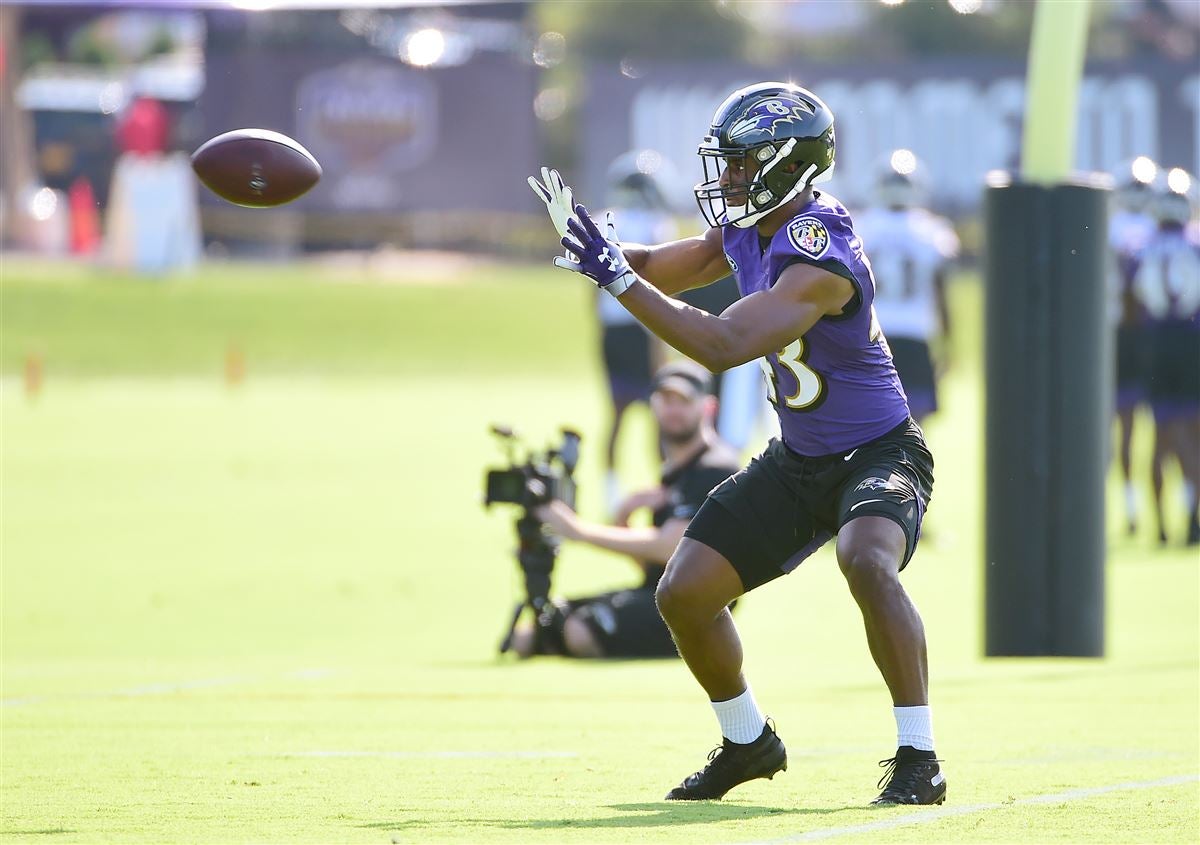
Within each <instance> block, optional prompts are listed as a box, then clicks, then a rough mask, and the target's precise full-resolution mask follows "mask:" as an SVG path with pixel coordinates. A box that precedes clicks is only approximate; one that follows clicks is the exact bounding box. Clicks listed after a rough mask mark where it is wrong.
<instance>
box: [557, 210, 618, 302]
mask: <svg viewBox="0 0 1200 845" xmlns="http://www.w3.org/2000/svg"><path fill="white" fill-rule="evenodd" d="M567 229H568V231H569V234H568V235H567V236H565V237H564V238H563V239H562V245H563V246H564V247H566V250H567V253H568V255H573V256H575V258H574V259H573V260H572V259H571V258H567V257H562V256H560V257H558V258H555V259H554V266H555V267H561V268H563V269H564V270H572V271H574V272H576V273H582V274H583V275H585V276H587V277H588V278H589V279H591V280H592V281H593V282H595V283H596V284H597V285H599V286H600V289H601V290H605V291H608V293H610V294H612V295H613V296H620V295H621V294H623V293H624V292H625V291H627V290H629V286H630V285H632V284H633V283H634V282H635V281H637V275H636V274H635V273H634V272H633V270H632V269H631V268H630V266H629V262H628V261H626V260H625V255H624V253H622V252H621V241H620V240H619V239H618V238H617V228H616V225H615V224H614V223H613V219H612V212H609V213H608V215H607V217H606V219H605V223H604V231H605V234H601V233H600V228H599V227H598V226H597V225H596V222H595V221H594V220H592V218H591V215H589V214H588V210H587V209H586V208H584V207H583V206H582V205H577V206H575V216H574V217H571V218H568V219H567ZM606 235H607V236H606Z"/></svg>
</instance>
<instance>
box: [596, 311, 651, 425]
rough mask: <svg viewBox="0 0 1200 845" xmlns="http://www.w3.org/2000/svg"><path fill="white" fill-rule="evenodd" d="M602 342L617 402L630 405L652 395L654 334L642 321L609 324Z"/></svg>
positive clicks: (606, 365) (610, 385) (611, 388)
mask: <svg viewBox="0 0 1200 845" xmlns="http://www.w3.org/2000/svg"><path fill="white" fill-rule="evenodd" d="M602 335H603V337H602V339H601V343H602V346H603V352H604V369H605V372H606V373H607V374H608V387H609V391H610V393H611V394H612V398H613V402H614V404H617V405H628V404H629V403H631V402H637V401H639V400H641V401H645V400H647V399H649V398H650V390H651V380H652V379H653V375H654V374H653V373H652V372H651V362H650V335H649V333H647V331H646V330H645V329H644V328H642V326H641V325H640V324H637V323H632V324H629V325H618V326H605V327H604V328H603V331H602Z"/></svg>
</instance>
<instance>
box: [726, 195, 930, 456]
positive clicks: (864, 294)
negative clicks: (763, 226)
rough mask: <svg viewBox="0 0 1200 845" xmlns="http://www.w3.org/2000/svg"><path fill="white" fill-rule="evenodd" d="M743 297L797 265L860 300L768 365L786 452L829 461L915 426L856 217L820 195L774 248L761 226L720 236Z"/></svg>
mask: <svg viewBox="0 0 1200 845" xmlns="http://www.w3.org/2000/svg"><path fill="white" fill-rule="evenodd" d="M721 234H722V237H723V240H724V247H725V254H726V255H727V256H728V258H729V265H730V267H732V268H735V269H734V274H735V276H736V277H737V282H738V288H739V290H740V291H741V294H742V295H743V296H748V295H749V294H751V293H754V292H756V291H761V290H766V289H768V288H770V287H771V286H772V285H773V284H774V283H775V281H776V280H777V279H778V278H779V276H780V274H781V273H782V272H783V271H784V270H785V269H787V267H789V266H790V265H792V264H794V263H797V262H804V263H807V264H814V265H816V266H818V267H820V268H821V269H823V270H826V271H827V272H830V273H835V274H837V275H839V276H842V277H843V278H845V279H847V280H848V281H849V282H850V283H851V285H852V287H853V288H854V295H853V297H852V298H851V300H850V302H848V303H847V304H846V306H845V307H844V308H843V310H842V313H841V314H839V315H838V316H833V317H823V318H822V319H821V320H819V321H818V322H817V324H816V325H815V326H813V327H812V328H811V329H809V330H808V331H807V332H805V334H804V337H802V338H797V339H796V340H794V341H792V342H791V343H789V344H788V345H787V347H785V348H784V349H782V350H780V351H779V352H778V353H774V354H771V355H768V356H767V357H766V358H765V359H763V369H764V372H765V374H766V376H767V391H768V396H769V397H770V399H771V401H772V403H773V404H774V406H775V410H776V413H777V414H778V415H779V426H780V430H781V432H782V437H783V441H784V443H785V444H786V445H787V446H788V447H789V448H791V449H792V450H793V451H794V452H798V453H799V454H801V455H811V456H818V455H830V454H835V453H838V452H844V451H847V450H849V449H853V448H854V447H856V446H860V445H861V444H863V443H866V442H868V441H870V440H874V439H876V438H878V437H882V436H883V435H884V434H886V433H887V432H889V431H891V430H892V429H893V428H895V427H896V426H898V425H899V424H900V423H902V422H904V421H905V420H906V419H908V400H907V398H906V397H905V395H904V389H903V388H902V387H901V386H900V379H899V378H898V377H897V375H896V369H895V367H894V366H893V364H892V356H891V352H890V350H889V349H888V347H887V342H886V341H885V340H884V338H883V334H882V332H880V331H879V324H878V322H877V321H876V320H875V314H874V308H873V302H874V298H875V281H874V279H873V277H872V275H871V267H870V264H869V262H868V261H867V259H866V257H865V256H864V255H863V249H862V241H861V240H860V239H859V237H858V236H857V235H856V234H855V233H854V229H853V226H852V223H851V220H850V215H849V214H848V213H847V212H846V209H845V208H844V207H843V206H842V204H841V203H840V202H838V201H837V200H836V199H834V198H833V197H832V196H830V195H829V194H824V193H820V192H814V193H813V197H812V199H811V200H810V201H809V202H808V203H807V204H806V205H805V206H804V207H802V208H801V209H800V210H799V211H798V212H797V214H796V215H795V216H794V217H793V218H792V219H791V220H790V221H789V222H788V224H787V225H785V226H783V227H782V228H780V229H779V231H777V232H776V233H775V234H774V235H773V236H772V237H771V238H770V240H769V241H768V240H767V239H765V238H764V239H761V241H760V238H759V235H758V231H757V229H755V228H754V227H749V228H745V229H743V228H738V227H735V226H731V225H724V226H722V227H721Z"/></svg>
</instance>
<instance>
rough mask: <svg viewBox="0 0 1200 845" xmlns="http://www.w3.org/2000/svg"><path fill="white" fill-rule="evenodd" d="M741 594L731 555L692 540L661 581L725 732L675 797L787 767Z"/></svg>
mask: <svg viewBox="0 0 1200 845" xmlns="http://www.w3.org/2000/svg"><path fill="white" fill-rule="evenodd" d="M710 506H711V505H710ZM718 507H719V506H718ZM697 516H698V517H699V514H698V515H697ZM741 594H742V580H741V577H740V576H739V575H738V573H737V570H735V569H734V567H733V565H732V564H731V563H730V562H729V560H728V559H726V558H725V556H724V555H722V554H721V553H719V552H717V551H716V550H714V549H712V548H710V547H708V546H706V545H705V544H704V543H701V542H699V541H697V540H693V539H690V538H688V537H684V538H683V540H681V541H680V544H679V548H678V549H676V551H675V554H674V555H672V557H671V560H670V561H669V562H668V563H667V571H666V572H665V573H664V575H663V577H662V580H661V581H659V584H658V591H657V600H658V607H659V610H660V612H661V613H662V616H663V619H664V620H665V621H666V623H667V626H668V627H669V628H670V630H671V635H672V636H673V637H674V639H675V645H676V647H677V648H678V649H679V654H680V656H681V657H683V659H684V662H686V663H687V665H688V668H689V669H690V670H691V671H692V675H693V676H695V678H696V680H697V681H698V682H699V683H700V686H702V687H703V688H704V691H705V692H706V693H708V697H709V700H710V701H711V702H712V707H713V711H714V712H715V713H716V716H717V721H718V722H719V723H720V725H721V734H722V744H721V748H720V751H719V753H717V754H716V755H710V762H709V764H708V765H707V766H705V767H704V768H703V769H701V770H700V771H698V772H695V773H694V774H691V775H688V777H686V778H685V779H684V780H683V783H681V784H680V785H679V786H677V787H675V788H674V789H672V790H671V791H670V792H669V793H667V796H666V799H667V800H668V801H697V800H708V799H719V798H721V797H722V796H724V795H725V793H726V792H728V791H729V790H730V789H732V788H733V787H735V786H737V785H738V784H740V783H745V782H746V781H748V780H754V779H755V778H768V779H770V778H773V777H774V776H775V774H776V773H777V772H779V771H782V770H785V769H787V749H786V748H785V747H784V745H783V742H782V741H781V740H780V739H779V737H778V736H777V735H776V733H775V730H774V728H773V727H772V726H771V725H769V724H768V723H767V719H766V717H765V716H764V715H763V713H762V711H761V710H759V707H758V703H757V702H756V701H755V699H754V693H753V692H752V691H751V690H750V687H749V686H748V685H747V683H746V679H745V677H744V676H743V675H742V641H741V638H740V637H739V636H738V632H737V626H736V625H734V622H733V616H732V615H731V614H730V612H729V603H730V602H732V601H733V600H734V599H736V598H737V597H738V596H740V595H741Z"/></svg>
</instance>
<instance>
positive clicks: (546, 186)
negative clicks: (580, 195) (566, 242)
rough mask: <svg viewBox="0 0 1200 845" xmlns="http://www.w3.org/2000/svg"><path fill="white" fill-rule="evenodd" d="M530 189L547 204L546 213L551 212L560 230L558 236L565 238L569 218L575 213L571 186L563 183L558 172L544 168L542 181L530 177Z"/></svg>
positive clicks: (552, 219)
mask: <svg viewBox="0 0 1200 845" xmlns="http://www.w3.org/2000/svg"><path fill="white" fill-rule="evenodd" d="M529 187H531V188H533V192H534V193H535V194H537V195H538V199H540V200H541V201H542V202H544V203H545V204H546V211H548V212H550V220H551V222H552V223H554V228H555V229H557V230H558V236H559V237H560V238H565V237H566V236H567V218H569V217H570V216H571V215H572V214H574V213H575V197H574V195H573V194H572V193H571V188H570V186H569V185H567V184H566V183H564V182H563V180H562V177H561V176H559V175H558V171H557V170H551V169H550V168H548V167H543V168H542V181H541V182H539V181H538V180H537V177H536V176H530V177H529Z"/></svg>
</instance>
